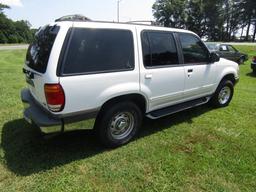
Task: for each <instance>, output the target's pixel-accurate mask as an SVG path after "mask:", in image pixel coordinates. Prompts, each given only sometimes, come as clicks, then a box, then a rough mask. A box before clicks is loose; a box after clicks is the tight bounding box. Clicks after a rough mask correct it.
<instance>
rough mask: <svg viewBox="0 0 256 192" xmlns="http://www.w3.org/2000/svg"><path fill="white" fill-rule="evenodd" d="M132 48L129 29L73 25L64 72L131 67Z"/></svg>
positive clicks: (92, 71) (102, 70)
mask: <svg viewBox="0 0 256 192" xmlns="http://www.w3.org/2000/svg"><path fill="white" fill-rule="evenodd" d="M133 68H134V47H133V37H132V33H131V32H130V31H128V30H115V29H86V28H74V29H73V32H72V35H71V40H70V43H69V46H68V49H67V52H66V58H65V61H64V66H63V69H62V73H63V74H81V73H95V72H108V71H120V70H132V69H133Z"/></svg>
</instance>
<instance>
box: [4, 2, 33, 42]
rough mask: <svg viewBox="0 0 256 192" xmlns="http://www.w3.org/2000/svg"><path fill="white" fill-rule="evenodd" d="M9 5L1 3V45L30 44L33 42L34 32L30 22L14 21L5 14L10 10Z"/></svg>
mask: <svg viewBox="0 0 256 192" xmlns="http://www.w3.org/2000/svg"><path fill="white" fill-rule="evenodd" d="M9 8H10V7H9V6H7V5H3V4H1V3H0V29H1V31H0V43H29V42H31V41H32V40H33V36H34V34H35V31H34V30H31V29H30V26H31V25H30V23H29V22H28V21H24V20H21V21H16V22H15V21H12V20H11V19H8V18H7V17H6V15H5V14H4V13H3V11H4V9H9Z"/></svg>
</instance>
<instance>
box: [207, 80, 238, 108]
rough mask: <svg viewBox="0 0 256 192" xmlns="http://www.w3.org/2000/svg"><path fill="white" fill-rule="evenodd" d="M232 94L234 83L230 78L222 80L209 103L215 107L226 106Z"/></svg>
mask: <svg viewBox="0 0 256 192" xmlns="http://www.w3.org/2000/svg"><path fill="white" fill-rule="evenodd" d="M233 94H234V85H233V83H232V82H231V81H230V80H223V81H221V83H220V84H219V86H218V88H217V90H216V92H215V94H214V96H213V97H212V99H211V103H212V104H213V106H215V107H226V106H228V105H229V103H230V101H231V99H232V97H233Z"/></svg>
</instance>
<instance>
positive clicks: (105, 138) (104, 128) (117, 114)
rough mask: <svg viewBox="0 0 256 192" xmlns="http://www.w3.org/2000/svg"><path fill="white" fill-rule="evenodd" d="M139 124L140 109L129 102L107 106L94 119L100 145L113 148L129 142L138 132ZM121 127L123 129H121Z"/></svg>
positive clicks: (140, 118)
mask: <svg viewBox="0 0 256 192" xmlns="http://www.w3.org/2000/svg"><path fill="white" fill-rule="evenodd" d="M122 123H123V124H124V125H123V124H122ZM141 123H142V112H141V110H140V108H139V107H138V106H137V105H136V104H134V103H133V102H130V101H128V102H120V103H116V104H114V105H112V106H111V105H108V106H107V107H105V109H103V110H102V111H101V112H100V114H99V115H98V117H97V119H96V123H95V131H96V134H97V137H98V138H99V140H100V142H101V143H103V144H104V145H105V146H107V147H111V148H114V147H119V146H121V145H124V144H126V143H128V142H129V141H131V140H132V139H133V138H134V137H135V135H136V133H137V132H138V130H139V128H140V126H141ZM122 126H124V127H123V128H122ZM120 127H121V128H120ZM119 129H120V130H119ZM122 129H123V130H122ZM126 129H127V130H126ZM118 131H120V134H119V132H118ZM122 131H124V133H122ZM114 132H115V133H116V134H115V133H114ZM122 134H123V135H122Z"/></svg>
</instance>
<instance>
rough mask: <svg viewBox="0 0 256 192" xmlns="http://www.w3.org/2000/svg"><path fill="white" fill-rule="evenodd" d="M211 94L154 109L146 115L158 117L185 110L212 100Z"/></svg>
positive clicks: (151, 117) (152, 117)
mask: <svg viewBox="0 0 256 192" xmlns="http://www.w3.org/2000/svg"><path fill="white" fill-rule="evenodd" d="M210 98H211V97H210V96H209V97H203V98H199V99H195V100H191V101H187V102H184V103H179V104H176V105H172V106H169V107H166V108H163V109H158V110H155V111H152V112H150V113H148V114H147V115H146V116H147V117H148V118H150V119H158V118H160V117H164V116H167V115H171V114H173V113H176V112H179V111H183V110H186V109H189V108H192V107H196V106H199V105H203V104H205V103H207V102H208V101H209V100H210Z"/></svg>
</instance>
